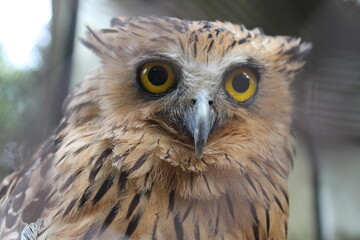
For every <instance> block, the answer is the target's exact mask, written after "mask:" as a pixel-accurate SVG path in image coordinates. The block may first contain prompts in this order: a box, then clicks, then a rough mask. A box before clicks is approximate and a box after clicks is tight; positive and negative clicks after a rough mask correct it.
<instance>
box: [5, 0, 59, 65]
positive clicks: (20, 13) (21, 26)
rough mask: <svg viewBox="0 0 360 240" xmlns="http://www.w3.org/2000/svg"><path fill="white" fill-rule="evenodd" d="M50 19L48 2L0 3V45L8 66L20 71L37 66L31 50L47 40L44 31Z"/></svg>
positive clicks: (12, 0)
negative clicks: (10, 65)
mask: <svg viewBox="0 0 360 240" xmlns="http://www.w3.org/2000/svg"><path fill="white" fill-rule="evenodd" d="M51 16H52V10H51V1H50V0H36V1H29V0H10V1H7V0H2V1H0V44H1V45H2V48H3V53H4V54H5V56H6V59H7V60H8V61H9V63H10V64H12V65H14V67H16V68H20V69H24V68H35V67H37V66H38V65H39V64H40V63H41V58H40V53H39V52H38V51H34V46H35V44H37V45H38V46H46V45H47V44H48V43H49V41H50V40H51V36H50V33H49V32H48V31H47V30H46V29H45V27H46V25H47V23H49V21H50V20H51Z"/></svg>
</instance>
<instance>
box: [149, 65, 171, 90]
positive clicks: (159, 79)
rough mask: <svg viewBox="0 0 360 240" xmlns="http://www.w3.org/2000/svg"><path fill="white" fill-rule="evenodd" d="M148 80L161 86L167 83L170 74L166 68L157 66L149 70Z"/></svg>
mask: <svg viewBox="0 0 360 240" xmlns="http://www.w3.org/2000/svg"><path fill="white" fill-rule="evenodd" d="M148 78H149V81H150V82H151V83H152V84H153V85H155V86H160V85H163V84H164V83H165V82H166V80H167V78H168V73H167V71H166V69H165V68H163V67H161V66H155V67H152V68H151V69H150V70H149V73H148Z"/></svg>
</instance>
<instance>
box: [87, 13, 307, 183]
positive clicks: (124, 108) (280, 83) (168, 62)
mask: <svg viewBox="0 0 360 240" xmlns="http://www.w3.org/2000/svg"><path fill="white" fill-rule="evenodd" d="M82 42H83V43H84V45H85V46H87V47H88V48H90V49H91V50H92V51H93V52H94V53H95V54H96V55H97V56H99V57H100V59H101V61H102V64H101V66H100V67H99V68H98V69H97V70H96V71H95V73H93V74H92V75H91V77H89V78H90V79H89V82H92V85H93V88H96V89H97V94H96V95H95V96H94V99H91V101H93V102H96V103H97V107H96V109H95V110H94V111H95V112H96V113H95V114H92V115H91V116H93V115H96V116H97V118H100V119H101V121H100V125H99V128H101V129H104V130H106V131H107V132H111V133H112V135H111V136H112V138H113V141H114V142H115V143H116V144H115V145H114V151H117V152H119V154H118V155H121V154H120V153H122V156H124V155H126V158H127V161H129V162H130V163H131V162H132V163H131V164H133V163H134V162H136V161H138V160H139V158H138V156H144V155H146V156H147V158H146V159H147V162H148V161H150V160H149V159H150V158H151V159H153V162H158V164H159V165H161V166H163V165H162V164H163V163H164V162H166V164H165V165H164V166H170V167H171V168H172V169H173V168H174V167H175V168H174V169H180V170H179V172H197V173H204V172H211V171H214V174H215V172H216V173H217V174H218V173H219V172H222V171H220V170H224V171H223V172H222V174H226V173H227V170H229V169H232V168H241V169H243V171H247V172H250V171H251V168H250V167H249V168H248V167H247V166H250V162H255V163H256V164H258V165H260V166H262V167H263V168H266V166H267V165H268V164H270V165H271V164H273V166H277V168H278V169H279V170H278V171H280V172H281V173H282V174H283V175H285V176H287V172H288V169H289V165H290V160H289V158H291V154H292V137H291V134H290V124H291V113H292V96H291V91H290V90H289V85H290V83H291V80H292V79H293V77H294V76H295V74H296V73H298V72H299V70H300V69H301V68H302V66H303V65H304V63H303V61H302V59H303V56H304V55H305V54H306V53H307V52H308V51H309V50H310V48H311V45H310V44H308V43H300V39H294V38H291V37H285V36H277V37H272V36H267V35H265V34H263V33H262V31H261V30H259V29H254V30H247V29H246V28H245V27H244V26H243V25H234V24H231V23H227V22H225V23H224V22H219V21H217V22H209V21H189V20H179V19H176V18H170V17H162V18H159V17H135V18H121V17H120V18H115V19H113V20H112V21H111V28H106V29H101V30H97V31H95V30H92V29H90V28H89V31H88V35H87V37H86V38H85V39H82ZM93 80H95V81H93ZM89 119H90V118H89ZM132 155H134V157H133V160H131V159H132ZM135 156H136V157H135ZM122 159H124V158H121V157H118V158H117V159H114V160H113V164H114V165H117V164H118V165H121V160H122ZM130 163H129V164H130ZM252 164H254V163H252ZM154 166H155V167H156V166H157V165H156V164H149V166H148V168H154ZM125 167H126V166H125ZM165 168H166V167H165ZM162 170H163V169H162ZM213 179H216V177H213ZM214 181H215V180H214Z"/></svg>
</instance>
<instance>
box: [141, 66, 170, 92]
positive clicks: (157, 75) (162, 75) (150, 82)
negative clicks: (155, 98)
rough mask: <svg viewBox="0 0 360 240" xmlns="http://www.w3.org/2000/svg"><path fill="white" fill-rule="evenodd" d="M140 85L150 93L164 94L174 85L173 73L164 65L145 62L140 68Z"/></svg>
mask: <svg viewBox="0 0 360 240" xmlns="http://www.w3.org/2000/svg"><path fill="white" fill-rule="evenodd" d="M140 83H141V84H142V85H143V87H144V88H145V90H147V91H148V92H150V93H153V94H159V93H164V92H166V91H167V90H169V88H170V87H171V86H173V84H174V72H173V70H172V69H171V67H170V66H169V65H168V64H166V63H163V62H155V61H154V62H147V63H145V64H144V65H143V66H142V68H141V71H140Z"/></svg>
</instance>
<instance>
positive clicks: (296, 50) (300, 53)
mask: <svg viewBox="0 0 360 240" xmlns="http://www.w3.org/2000/svg"><path fill="white" fill-rule="evenodd" d="M297 41H298V42H299V43H298V44H296V45H295V46H292V47H290V48H289V49H287V50H286V51H284V53H283V54H284V55H290V58H289V60H290V61H296V62H301V61H303V59H304V57H305V56H306V55H307V54H308V53H309V52H310V51H311V49H312V43H309V42H303V43H300V40H297ZM290 44H291V43H290Z"/></svg>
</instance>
